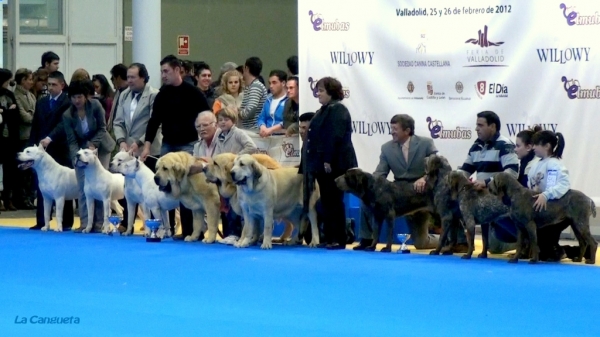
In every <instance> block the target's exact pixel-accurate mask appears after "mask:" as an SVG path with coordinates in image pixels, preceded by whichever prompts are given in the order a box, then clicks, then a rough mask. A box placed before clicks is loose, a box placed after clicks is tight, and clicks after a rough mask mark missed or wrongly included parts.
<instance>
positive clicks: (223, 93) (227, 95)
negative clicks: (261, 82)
mask: <svg viewBox="0 0 600 337" xmlns="http://www.w3.org/2000/svg"><path fill="white" fill-rule="evenodd" d="M217 92H219V93H220V95H219V97H217V99H216V100H215V103H214V104H213V106H212V108H213V112H214V113H217V112H219V111H221V109H223V108H225V107H228V106H232V107H235V108H236V110H237V111H239V110H240V108H241V107H242V100H243V99H244V89H243V88H242V74H240V73H239V72H237V71H236V70H232V71H228V72H226V73H225V74H224V75H223V78H222V79H221V86H220V87H218V89H217Z"/></svg>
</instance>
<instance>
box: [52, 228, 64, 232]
mask: <svg viewBox="0 0 600 337" xmlns="http://www.w3.org/2000/svg"><path fill="white" fill-rule="evenodd" d="M54 231H55V232H62V231H63V230H62V227H56V228H54Z"/></svg>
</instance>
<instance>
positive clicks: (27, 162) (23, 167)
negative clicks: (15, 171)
mask: <svg viewBox="0 0 600 337" xmlns="http://www.w3.org/2000/svg"><path fill="white" fill-rule="evenodd" d="M32 166H33V160H25V161H23V162H21V163H20V164H19V165H18V166H17V167H18V168H19V169H21V170H27V169H29V168H31V167H32Z"/></svg>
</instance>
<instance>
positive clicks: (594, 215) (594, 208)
mask: <svg viewBox="0 0 600 337" xmlns="http://www.w3.org/2000/svg"><path fill="white" fill-rule="evenodd" d="M590 207H592V216H593V217H594V218H595V217H596V204H595V203H594V200H592V199H590Z"/></svg>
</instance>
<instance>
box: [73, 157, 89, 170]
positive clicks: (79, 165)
mask: <svg viewBox="0 0 600 337" xmlns="http://www.w3.org/2000/svg"><path fill="white" fill-rule="evenodd" d="M88 164H89V163H88V162H85V161H81V160H80V159H79V156H77V160H76V161H75V166H77V167H86V166H87V165H88Z"/></svg>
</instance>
